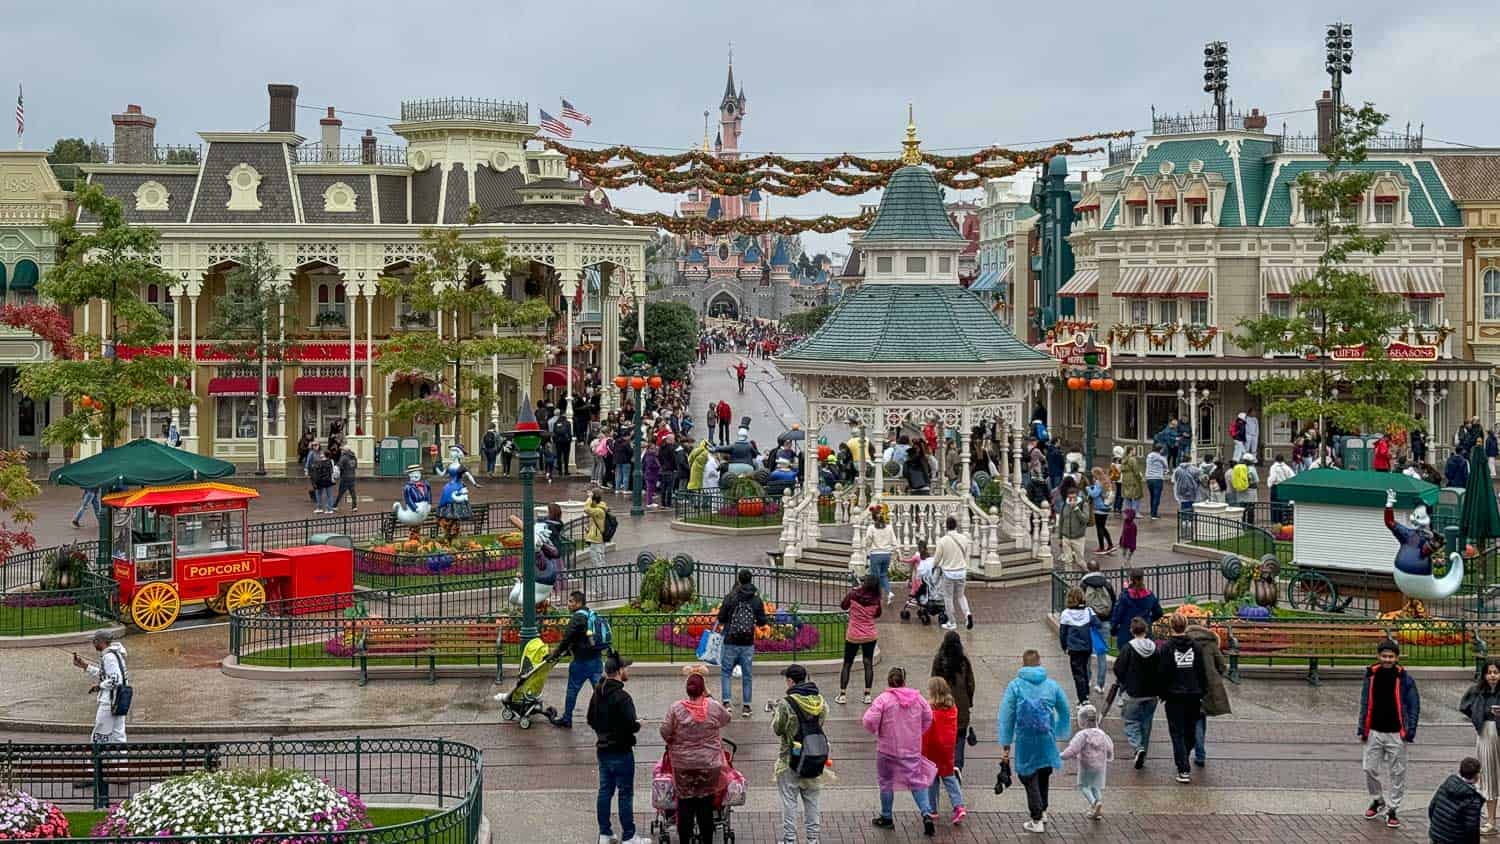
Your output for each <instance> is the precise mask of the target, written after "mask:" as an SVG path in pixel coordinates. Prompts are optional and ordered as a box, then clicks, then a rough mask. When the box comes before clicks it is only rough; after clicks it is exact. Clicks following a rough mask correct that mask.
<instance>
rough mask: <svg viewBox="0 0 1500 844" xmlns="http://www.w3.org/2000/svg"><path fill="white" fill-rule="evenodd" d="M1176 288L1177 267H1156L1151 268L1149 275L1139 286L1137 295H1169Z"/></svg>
mask: <svg viewBox="0 0 1500 844" xmlns="http://www.w3.org/2000/svg"><path fill="white" fill-rule="evenodd" d="M1176 289H1177V268H1176V267H1167V268H1157V269H1153V270H1151V275H1150V277H1149V278H1148V279H1147V280H1146V283H1145V284H1144V285H1142V286H1141V292H1140V293H1138V294H1136V295H1138V296H1171V295H1173V294H1174V293H1175V292H1176Z"/></svg>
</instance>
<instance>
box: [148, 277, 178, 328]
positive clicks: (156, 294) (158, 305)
mask: <svg viewBox="0 0 1500 844" xmlns="http://www.w3.org/2000/svg"><path fill="white" fill-rule="evenodd" d="M146 304H148V305H150V306H151V307H153V308H155V309H156V310H157V311H159V312H160V313H161V315H162V316H164V317H166V318H167V319H168V320H170V319H172V294H171V293H170V292H168V291H167V288H166V287H164V286H162V285H158V284H148V285H146Z"/></svg>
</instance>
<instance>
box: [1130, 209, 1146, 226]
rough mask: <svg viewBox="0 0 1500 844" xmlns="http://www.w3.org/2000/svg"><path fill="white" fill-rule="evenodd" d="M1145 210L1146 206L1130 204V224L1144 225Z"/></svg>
mask: <svg viewBox="0 0 1500 844" xmlns="http://www.w3.org/2000/svg"><path fill="white" fill-rule="evenodd" d="M1146 211H1147V208H1146V206H1144V205H1132V206H1130V224H1131V225H1132V226H1144V225H1146Z"/></svg>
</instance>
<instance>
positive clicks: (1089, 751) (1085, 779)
mask: <svg viewBox="0 0 1500 844" xmlns="http://www.w3.org/2000/svg"><path fill="white" fill-rule="evenodd" d="M1099 720H1100V716H1099V710H1097V709H1095V708H1094V707H1093V705H1092V704H1088V703H1085V704H1083V705H1082V706H1080V707H1078V732H1076V733H1074V734H1073V740H1072V741H1070V742H1068V746H1067V747H1065V748H1063V752H1062V758H1064V759H1077V760H1078V792H1079V793H1080V794H1082V795H1083V799H1084V800H1085V801H1086V802H1087V803H1088V804H1089V817H1090V818H1091V819H1093V820H1098V819H1099V818H1100V817H1102V816H1103V814H1104V773H1105V771H1106V770H1107V769H1108V767H1109V763H1110V762H1113V761H1114V760H1115V742H1114V740H1113V739H1111V738H1110V737H1109V735H1108V734H1106V733H1105V732H1104V731H1103V730H1101V729H1099Z"/></svg>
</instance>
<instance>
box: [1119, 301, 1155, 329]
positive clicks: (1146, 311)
mask: <svg viewBox="0 0 1500 844" xmlns="http://www.w3.org/2000/svg"><path fill="white" fill-rule="evenodd" d="M1125 308H1126V313H1127V314H1128V315H1129V320H1128V321H1129V322H1130V323H1131V324H1132V325H1143V324H1145V323H1148V322H1150V321H1151V302H1150V301H1148V300H1146V299H1140V298H1132V299H1127V300H1126V302H1125Z"/></svg>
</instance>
